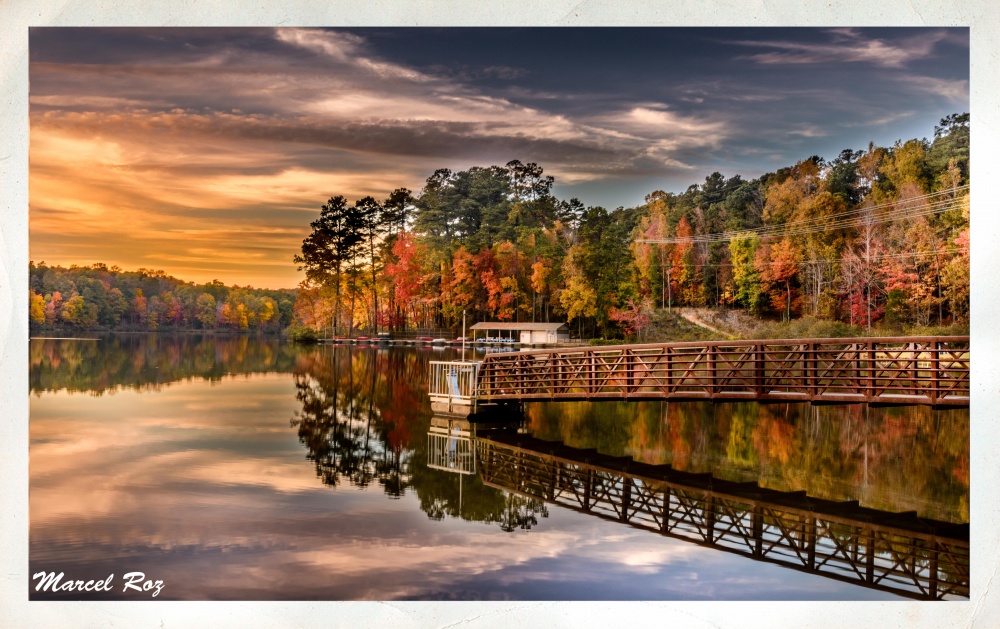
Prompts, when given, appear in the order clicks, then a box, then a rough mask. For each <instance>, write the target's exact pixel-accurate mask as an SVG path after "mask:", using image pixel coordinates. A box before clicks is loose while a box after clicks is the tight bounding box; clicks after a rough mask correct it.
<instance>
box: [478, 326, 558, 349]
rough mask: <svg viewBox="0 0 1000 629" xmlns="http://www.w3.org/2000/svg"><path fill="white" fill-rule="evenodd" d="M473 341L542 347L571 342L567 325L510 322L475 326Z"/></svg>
mask: <svg viewBox="0 0 1000 629" xmlns="http://www.w3.org/2000/svg"><path fill="white" fill-rule="evenodd" d="M469 329H470V330H472V339H473V341H476V340H485V341H500V342H508V343H521V344H522V345H528V344H531V345H542V344H555V343H566V342H568V341H569V327H567V326H566V324H565V323H529V322H524V323H513V322H510V321H482V322H480V323H477V324H475V325H473V326H472V327H471V328H469Z"/></svg>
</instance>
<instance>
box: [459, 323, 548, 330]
mask: <svg viewBox="0 0 1000 629" xmlns="http://www.w3.org/2000/svg"><path fill="white" fill-rule="evenodd" d="M563 328H566V324H565V323H531V322H530V321H523V322H520V323H515V322H512V321H480V322H479V323H476V324H473V325H472V326H471V327H470V328H469V329H470V330H519V331H520V330H546V331H548V330H561V329H563ZM566 329H568V328H566Z"/></svg>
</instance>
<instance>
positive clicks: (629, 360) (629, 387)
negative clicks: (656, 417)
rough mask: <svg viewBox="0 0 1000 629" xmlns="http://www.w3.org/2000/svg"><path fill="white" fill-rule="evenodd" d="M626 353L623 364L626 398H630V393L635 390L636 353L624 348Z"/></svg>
mask: <svg viewBox="0 0 1000 629" xmlns="http://www.w3.org/2000/svg"><path fill="white" fill-rule="evenodd" d="M623 351H624V353H625V360H623V361H622V364H624V365H625V374H626V375H625V399H626V400H627V399H628V394H629V393H631V392H632V391H634V390H635V354H633V353H632V350H630V349H626V350H623Z"/></svg>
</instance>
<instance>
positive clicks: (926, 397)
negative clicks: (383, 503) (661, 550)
mask: <svg viewBox="0 0 1000 629" xmlns="http://www.w3.org/2000/svg"><path fill="white" fill-rule="evenodd" d="M969 345H970V344H969V337H967V336H948V337H880V338H841V339H785V340H760V341H711V342H697V343H665V344H652V345H619V346H603V347H601V346H597V347H585V348H581V347H577V348H567V349H552V350H531V351H522V352H513V353H509V354H489V355H487V356H486V357H485V358H484V359H483V361H482V364H481V365H479V368H478V373H477V389H476V393H475V398H476V399H477V400H478V401H480V402H499V401H506V400H599V399H617V400H633V399H635V400H640V399H646V400H648V399H708V400H759V401H776V402H800V401H802V402H815V403H869V404H925V405H932V406H952V407H967V406H968V405H969V361H970V359H969V354H970V347H969Z"/></svg>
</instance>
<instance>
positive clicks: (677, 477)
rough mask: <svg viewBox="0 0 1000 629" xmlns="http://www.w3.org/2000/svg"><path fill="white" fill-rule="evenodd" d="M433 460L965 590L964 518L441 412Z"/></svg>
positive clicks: (849, 578) (768, 552)
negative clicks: (867, 503)
mask: <svg viewBox="0 0 1000 629" xmlns="http://www.w3.org/2000/svg"><path fill="white" fill-rule="evenodd" d="M428 467H432V468H437V469H445V470H448V471H454V472H461V473H464V474H470V473H474V472H476V471H478V473H479V476H480V478H481V479H482V481H483V483H484V484H485V485H488V486H491V487H495V488H498V489H502V490H505V491H508V492H513V493H516V494H520V495H523V496H527V497H530V498H537V499H542V500H545V501H546V502H549V503H552V504H556V505H559V506H562V507H566V508H568V509H572V510H574V511H577V512H580V513H588V514H591V515H594V516H597V517H600V518H603V519H607V520H613V521H617V522H621V523H623V524H627V525H630V526H633V527H636V528H640V529H645V530H649V531H653V532H657V533H659V534H661V535H664V536H666V537H671V538H675V539H679V540H683V541H687V542H691V543H694V544H698V545H700V546H705V547H710V548H715V549H718V550H723V551H727V552H731V553H735V554H739V555H743V556H746V557H749V558H752V559H756V560H758V561H766V562H770V563H774V564H778V565H781V566H784V567H787V568H792V569H795V570H800V571H802V572H808V573H811V574H817V575H821V576H824V577H828V578H831V579H837V580H839V581H846V582H849V583H854V584H857V585H861V586H864V587H868V588H873V589H877V590H882V591H886V592H892V593H894V594H898V595H901V596H905V597H908V598H914V599H921V600H938V599H960V598H968V596H969V525H968V524H952V523H948V522H940V521H936V520H929V519H925V518H919V517H917V515H916V514H915V513H913V512H908V513H890V512H886V511H879V510H876V509H869V508H865V507H862V506H860V505H859V504H858V503H857V501H850V502H835V501H830V500H823V499H818V498H814V497H811V496H807V495H806V494H805V492H781V491H775V490H770V489H766V488H763V487H760V486H759V485H758V484H757V483H754V482H749V483H738V482H731V481H725V480H722V479H719V478H715V477H713V476H712V475H711V474H693V473H689V472H681V471H678V470H674V469H672V468H671V467H670V466H669V465H649V464H645V463H638V462H636V461H633V460H632V459H629V458H627V457H624V458H618V457H609V456H604V455H601V454H599V453H597V452H596V451H595V450H581V449H577V448H571V447H568V446H565V445H563V444H561V443H558V442H552V441H542V440H540V439H535V438H533V437H531V436H529V435H526V434H521V433H518V432H516V431H514V430H509V429H508V430H496V429H494V430H485V431H484V430H481V429H480V430H479V431H478V434H477V429H476V426H475V425H473V424H469V422H467V421H464V420H455V419H448V418H435V421H434V423H433V424H432V427H431V432H430V433H428Z"/></svg>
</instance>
